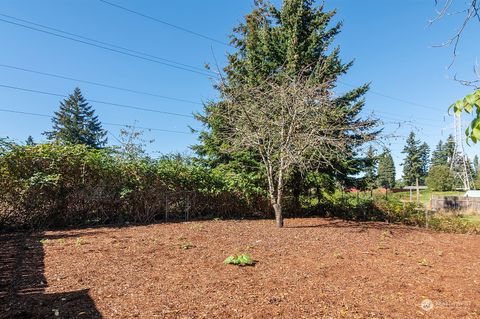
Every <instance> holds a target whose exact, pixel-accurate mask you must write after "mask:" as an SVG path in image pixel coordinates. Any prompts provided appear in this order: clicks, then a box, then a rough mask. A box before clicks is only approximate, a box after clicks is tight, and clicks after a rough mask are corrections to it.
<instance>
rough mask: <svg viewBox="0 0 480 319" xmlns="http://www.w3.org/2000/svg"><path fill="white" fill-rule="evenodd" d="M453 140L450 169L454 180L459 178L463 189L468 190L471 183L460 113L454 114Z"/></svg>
mask: <svg viewBox="0 0 480 319" xmlns="http://www.w3.org/2000/svg"><path fill="white" fill-rule="evenodd" d="M453 128H454V139H455V140H454V141H455V147H454V150H453V156H452V158H451V159H450V170H451V171H452V173H453V176H454V177H455V180H460V181H461V182H462V185H463V189H464V190H469V189H470V185H471V183H470V182H471V174H470V165H469V163H468V158H467V155H466V154H465V150H464V147H463V139H464V137H463V129H462V118H461V115H455V116H454V125H453Z"/></svg>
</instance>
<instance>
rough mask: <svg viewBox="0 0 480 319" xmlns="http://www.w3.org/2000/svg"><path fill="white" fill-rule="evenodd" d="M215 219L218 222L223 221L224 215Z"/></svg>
mask: <svg viewBox="0 0 480 319" xmlns="http://www.w3.org/2000/svg"><path fill="white" fill-rule="evenodd" d="M213 220H214V221H216V222H218V221H221V220H222V217H215V218H214V219H213Z"/></svg>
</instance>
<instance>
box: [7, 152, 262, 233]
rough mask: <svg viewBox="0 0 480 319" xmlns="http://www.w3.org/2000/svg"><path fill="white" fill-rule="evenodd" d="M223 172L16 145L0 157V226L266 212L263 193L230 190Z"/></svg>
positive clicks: (179, 162)
mask: <svg viewBox="0 0 480 319" xmlns="http://www.w3.org/2000/svg"><path fill="white" fill-rule="evenodd" d="M231 184H232V182H231V181H230V180H227V179H226V176H225V174H223V173H222V172H218V171H215V170H208V169H206V168H203V167H201V166H198V165H194V164H192V163H189V162H188V161H186V160H184V159H182V158H179V157H166V158H161V159H158V160H152V159H148V158H145V159H137V160H130V161H126V160H122V159H121V157H120V156H116V154H115V153H114V152H113V151H112V150H96V149H91V148H88V147H86V146H83V145H58V144H41V145H37V146H17V147H13V148H12V149H11V150H9V151H7V152H4V153H3V154H2V155H0V226H1V227H26V228H45V227H50V226H70V225H82V224H92V223H101V224H104V223H117V222H126V221H131V222H140V223H146V222H153V221H156V220H161V219H164V218H165V213H166V212H168V218H169V219H175V218H185V217H186V213H188V214H189V215H188V217H190V218H202V217H207V216H210V217H213V216H221V217H224V218H228V217H233V216H235V217H239V216H243V217H245V216H247V215H249V214H250V215H252V214H254V213H255V212H259V211H260V212H266V213H267V214H269V213H270V209H269V208H268V203H266V201H265V200H264V199H263V196H261V194H256V195H255V194H253V195H252V194H249V196H247V195H245V194H244V193H243V192H239V191H232V190H231Z"/></svg>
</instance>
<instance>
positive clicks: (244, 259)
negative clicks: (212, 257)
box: [223, 254, 255, 266]
mask: <svg viewBox="0 0 480 319" xmlns="http://www.w3.org/2000/svg"><path fill="white" fill-rule="evenodd" d="M223 263H224V264H225V265H237V266H253V265H254V264H255V261H254V260H253V259H252V258H251V257H250V255H248V254H239V255H230V256H228V257H227V259H225V260H224V261H223Z"/></svg>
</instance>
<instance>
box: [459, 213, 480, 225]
mask: <svg viewBox="0 0 480 319" xmlns="http://www.w3.org/2000/svg"><path fill="white" fill-rule="evenodd" d="M460 218H461V219H462V220H465V221H467V222H470V223H472V224H478V225H480V215H463V216H462V217H460Z"/></svg>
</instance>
